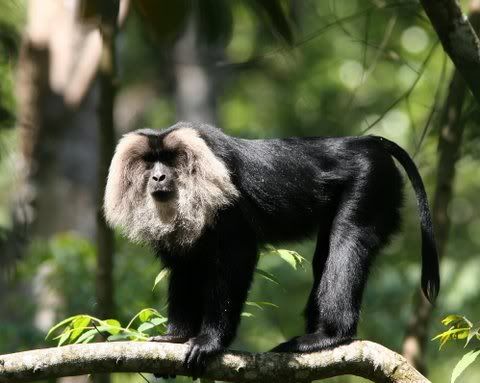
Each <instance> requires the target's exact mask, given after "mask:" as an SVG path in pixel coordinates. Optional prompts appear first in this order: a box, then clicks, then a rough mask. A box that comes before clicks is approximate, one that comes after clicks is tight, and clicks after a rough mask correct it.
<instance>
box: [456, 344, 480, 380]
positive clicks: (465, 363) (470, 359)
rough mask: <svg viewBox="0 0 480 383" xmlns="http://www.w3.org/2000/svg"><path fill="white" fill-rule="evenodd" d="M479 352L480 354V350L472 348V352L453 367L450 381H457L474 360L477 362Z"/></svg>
mask: <svg viewBox="0 0 480 383" xmlns="http://www.w3.org/2000/svg"><path fill="white" fill-rule="evenodd" d="M479 354H480V350H472V351H470V352H467V353H466V354H465V355H464V356H463V357H462V359H460V360H459V362H458V363H457V364H456V366H455V367H454V368H453V371H452V378H451V380H450V383H455V381H456V380H457V379H458V377H459V376H460V375H461V374H462V372H463V371H465V369H466V368H467V367H468V366H470V365H471V364H472V363H473V362H475V359H477V356H478V355H479Z"/></svg>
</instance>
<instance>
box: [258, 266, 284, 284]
mask: <svg viewBox="0 0 480 383" xmlns="http://www.w3.org/2000/svg"><path fill="white" fill-rule="evenodd" d="M255 272H256V273H257V274H258V275H260V276H261V277H262V278H264V279H266V280H267V281H270V282H272V283H275V284H277V285H280V282H279V281H278V279H277V278H276V277H275V276H274V275H273V274H272V273H269V272H268V271H265V270H262V269H255Z"/></svg>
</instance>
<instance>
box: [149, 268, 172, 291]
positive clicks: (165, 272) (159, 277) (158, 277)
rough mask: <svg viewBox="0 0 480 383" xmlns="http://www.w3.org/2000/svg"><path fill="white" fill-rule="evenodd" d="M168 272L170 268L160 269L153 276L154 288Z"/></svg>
mask: <svg viewBox="0 0 480 383" xmlns="http://www.w3.org/2000/svg"><path fill="white" fill-rule="evenodd" d="M169 274H170V270H169V269H162V271H160V272H159V273H158V275H157V276H156V278H155V282H154V283H153V288H152V290H153V289H155V286H157V285H158V284H159V283H160V282H161V281H162V280H163V279H164V278H165V277H167V276H168V275H169Z"/></svg>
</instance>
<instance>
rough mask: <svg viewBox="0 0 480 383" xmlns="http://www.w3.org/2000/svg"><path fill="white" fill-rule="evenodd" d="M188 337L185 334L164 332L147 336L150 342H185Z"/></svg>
mask: <svg viewBox="0 0 480 383" xmlns="http://www.w3.org/2000/svg"><path fill="white" fill-rule="evenodd" d="M189 339H190V338H189V337H188V336H185V335H173V334H164V335H157V336H152V337H150V338H148V340H149V341H150V342H166V343H185V342H188V340H189Z"/></svg>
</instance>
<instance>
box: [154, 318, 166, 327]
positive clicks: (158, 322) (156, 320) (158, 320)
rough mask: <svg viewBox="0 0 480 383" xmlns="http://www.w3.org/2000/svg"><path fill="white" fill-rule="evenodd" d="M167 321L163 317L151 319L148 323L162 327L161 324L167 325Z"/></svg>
mask: <svg viewBox="0 0 480 383" xmlns="http://www.w3.org/2000/svg"><path fill="white" fill-rule="evenodd" d="M167 321H168V318H165V317H161V318H153V319H151V320H150V322H152V323H153V324H154V325H155V326H160V325H163V324H165V323H167Z"/></svg>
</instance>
